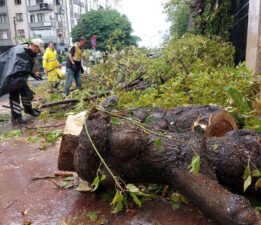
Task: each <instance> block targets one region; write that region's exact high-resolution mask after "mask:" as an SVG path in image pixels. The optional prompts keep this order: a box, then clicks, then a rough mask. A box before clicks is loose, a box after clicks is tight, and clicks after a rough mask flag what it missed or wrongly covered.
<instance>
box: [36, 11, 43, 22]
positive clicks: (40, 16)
mask: <svg viewBox="0 0 261 225" xmlns="http://www.w3.org/2000/svg"><path fill="white" fill-rule="evenodd" d="M37 21H38V22H43V21H44V14H43V13H37Z"/></svg>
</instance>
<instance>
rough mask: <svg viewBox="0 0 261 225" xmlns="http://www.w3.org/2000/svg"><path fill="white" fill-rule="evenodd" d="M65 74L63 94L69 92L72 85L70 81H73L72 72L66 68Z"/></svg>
mask: <svg viewBox="0 0 261 225" xmlns="http://www.w3.org/2000/svg"><path fill="white" fill-rule="evenodd" d="M66 74H67V79H66V83H65V90H64V92H65V94H66V95H68V94H69V91H70V87H71V85H72V82H73V77H74V72H73V71H72V70H71V69H69V68H67V69H66Z"/></svg>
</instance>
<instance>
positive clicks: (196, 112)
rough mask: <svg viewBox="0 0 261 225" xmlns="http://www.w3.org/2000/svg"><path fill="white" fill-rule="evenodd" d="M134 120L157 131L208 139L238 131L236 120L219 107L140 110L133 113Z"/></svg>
mask: <svg viewBox="0 0 261 225" xmlns="http://www.w3.org/2000/svg"><path fill="white" fill-rule="evenodd" d="M133 116H134V118H137V119H139V120H140V121H141V122H145V121H149V122H151V123H152V125H153V127H154V128H155V129H162V130H168V131H171V132H180V133H181V132H191V131H192V132H196V133H202V134H204V135H205V136H207V137H221V136H224V134H225V133H227V132H228V131H231V130H236V129H237V124H236V122H235V120H234V118H233V117H232V116H231V115H230V114H229V113H228V112H226V111H224V110H223V109H221V108H220V107H218V106H214V105H203V106H185V107H177V108H174V109H170V110H164V109H159V108H152V109H149V108H139V109H136V110H134V111H133Z"/></svg>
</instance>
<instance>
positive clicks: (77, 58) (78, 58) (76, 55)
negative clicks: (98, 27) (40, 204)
mask: <svg viewBox="0 0 261 225" xmlns="http://www.w3.org/2000/svg"><path fill="white" fill-rule="evenodd" d="M73 46H74V48H75V53H74V56H73V60H75V61H78V62H79V61H81V60H82V53H83V52H82V50H81V49H80V48H79V45H78V44H77V43H75V44H74V45H73Z"/></svg>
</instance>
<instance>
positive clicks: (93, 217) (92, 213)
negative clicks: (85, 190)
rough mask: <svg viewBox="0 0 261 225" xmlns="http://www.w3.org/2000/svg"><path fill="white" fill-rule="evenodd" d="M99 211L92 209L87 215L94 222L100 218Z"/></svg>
mask: <svg viewBox="0 0 261 225" xmlns="http://www.w3.org/2000/svg"><path fill="white" fill-rule="evenodd" d="M98 213H99V212H97V211H90V212H88V213H87V217H88V218H89V219H90V221H92V222H94V221H96V219H97V218H98Z"/></svg>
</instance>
